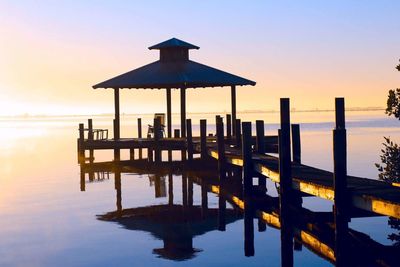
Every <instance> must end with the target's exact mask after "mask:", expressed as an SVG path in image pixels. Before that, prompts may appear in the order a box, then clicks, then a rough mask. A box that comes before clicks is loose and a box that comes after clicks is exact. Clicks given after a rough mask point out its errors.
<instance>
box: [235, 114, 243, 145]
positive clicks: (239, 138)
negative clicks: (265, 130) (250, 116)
mask: <svg viewBox="0 0 400 267" xmlns="http://www.w3.org/2000/svg"><path fill="white" fill-rule="evenodd" d="M235 131H236V132H235V138H236V146H237V147H241V145H242V130H241V125H240V119H236V120H235Z"/></svg>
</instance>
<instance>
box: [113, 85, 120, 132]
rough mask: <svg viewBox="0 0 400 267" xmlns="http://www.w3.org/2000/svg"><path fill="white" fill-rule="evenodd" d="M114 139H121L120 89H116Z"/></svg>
mask: <svg viewBox="0 0 400 267" xmlns="http://www.w3.org/2000/svg"><path fill="white" fill-rule="evenodd" d="M114 108H115V118H114V139H119V138H120V116H119V88H114Z"/></svg>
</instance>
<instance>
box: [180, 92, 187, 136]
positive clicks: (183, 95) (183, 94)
mask: <svg viewBox="0 0 400 267" xmlns="http://www.w3.org/2000/svg"><path fill="white" fill-rule="evenodd" d="M181 134H182V137H186V88H184V87H183V88H181Z"/></svg>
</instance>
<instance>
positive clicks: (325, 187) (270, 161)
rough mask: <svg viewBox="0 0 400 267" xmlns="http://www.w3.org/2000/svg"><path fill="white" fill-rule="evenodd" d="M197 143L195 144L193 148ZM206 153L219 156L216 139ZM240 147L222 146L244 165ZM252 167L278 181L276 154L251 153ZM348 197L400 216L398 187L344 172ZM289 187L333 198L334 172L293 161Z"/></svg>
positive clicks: (230, 157) (370, 208)
mask: <svg viewBox="0 0 400 267" xmlns="http://www.w3.org/2000/svg"><path fill="white" fill-rule="evenodd" d="M199 146H200V145H199V144H195V148H196V150H197V149H199ZM207 151H208V154H209V156H211V157H212V158H214V159H218V149H217V145H216V144H215V143H207ZM241 153H242V152H241V150H240V149H237V148H235V147H232V146H225V157H226V161H227V162H228V163H229V164H232V165H236V166H240V167H242V166H243V159H242V156H241ZM252 160H253V166H254V171H255V172H256V173H259V174H261V175H263V176H265V177H267V178H269V179H271V180H272V181H274V182H277V183H279V182H280V181H279V158H278V157H275V156H271V155H262V154H258V153H253V155H252ZM347 186H348V190H349V194H350V196H349V201H351V203H352V204H353V206H354V207H357V208H360V209H363V210H367V211H371V212H375V213H378V214H382V215H387V216H392V217H395V218H400V188H399V187H396V186H392V185H391V184H388V183H385V182H382V181H378V180H372V179H367V178H361V177H355V176H347ZM292 188H293V189H295V190H298V191H301V192H303V193H307V194H310V195H313V196H316V197H320V198H324V199H327V200H332V201H333V200H334V197H335V193H334V187H333V173H332V172H329V171H325V170H321V169H317V168H314V167H311V166H307V165H304V164H298V163H294V162H292Z"/></svg>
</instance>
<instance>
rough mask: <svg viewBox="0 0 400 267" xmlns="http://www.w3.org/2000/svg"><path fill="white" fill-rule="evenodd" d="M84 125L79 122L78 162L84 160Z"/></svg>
mask: <svg viewBox="0 0 400 267" xmlns="http://www.w3.org/2000/svg"><path fill="white" fill-rule="evenodd" d="M84 127H85V125H84V124H83V123H79V139H78V163H82V162H85V149H84V148H83V143H84V142H85V132H84Z"/></svg>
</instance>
